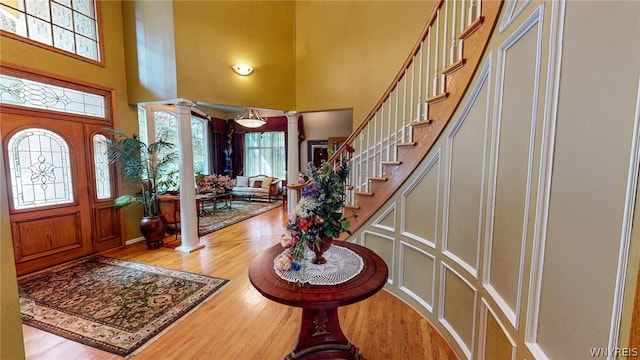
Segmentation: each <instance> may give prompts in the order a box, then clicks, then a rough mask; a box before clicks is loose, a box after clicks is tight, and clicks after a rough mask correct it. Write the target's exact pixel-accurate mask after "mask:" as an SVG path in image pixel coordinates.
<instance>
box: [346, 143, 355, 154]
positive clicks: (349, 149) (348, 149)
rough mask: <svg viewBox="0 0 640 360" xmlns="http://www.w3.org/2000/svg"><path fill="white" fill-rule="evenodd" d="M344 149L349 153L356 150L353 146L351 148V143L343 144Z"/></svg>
mask: <svg viewBox="0 0 640 360" xmlns="http://www.w3.org/2000/svg"><path fill="white" fill-rule="evenodd" d="M344 149H345V150H347V152H348V153H349V154H351V153H353V152H354V151H356V149H354V148H353V147H352V146H351V145H349V144H345V145H344Z"/></svg>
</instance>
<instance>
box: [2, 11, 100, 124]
mask: <svg viewBox="0 0 640 360" xmlns="http://www.w3.org/2000/svg"><path fill="white" fill-rule="evenodd" d="M0 1H5V0H0ZM0 103H2V104H12V105H20V106H26V107H30V108H36V109H45V110H51V111H58V112H63V113H67V114H79V115H86V116H92V117H98V118H105V117H106V108H107V106H106V98H105V97H104V96H102V95H98V94H95V93H89V92H86V91H80V90H75V89H71V88H68V87H62V86H56V85H53V84H47V83H43V82H40V81H35V80H30V79H25V78H19V77H16V76H12V75H9V74H0Z"/></svg>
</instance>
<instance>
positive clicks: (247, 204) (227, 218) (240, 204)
mask: <svg viewBox="0 0 640 360" xmlns="http://www.w3.org/2000/svg"><path fill="white" fill-rule="evenodd" d="M280 206H282V201H281V200H273V201H272V202H267V201H246V200H234V201H232V202H231V206H230V207H220V205H218V207H219V208H218V209H216V210H215V211H213V209H211V207H207V208H205V211H204V214H203V215H202V216H201V217H200V226H199V229H198V233H199V235H206V234H209V233H212V232H214V231H216V230H220V229H222V228H224V227H227V226H229V225H233V224H235V223H238V222H240V221H242V220H246V219H248V218H250V217H253V216H256V215H260V214H262V213H264V212H267V211H269V210H272V209H275V208H277V207H280Z"/></svg>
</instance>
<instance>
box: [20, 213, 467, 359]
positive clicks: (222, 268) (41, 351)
mask: <svg viewBox="0 0 640 360" xmlns="http://www.w3.org/2000/svg"><path fill="white" fill-rule="evenodd" d="M285 222H286V217H285V216H284V211H283V209H282V208H278V209H275V210H272V211H269V212H267V213H264V214H262V215H259V216H256V217H253V218H251V219H249V220H247V221H244V222H241V223H238V224H235V225H232V226H229V227H227V228H224V229H222V230H219V231H217V232H214V233H211V234H209V235H206V236H203V237H202V238H201V240H200V241H201V242H203V243H204V244H205V245H206V246H205V248H204V249H201V250H198V251H196V252H193V253H190V254H184V253H180V252H177V251H175V250H172V249H168V248H161V249H157V250H147V248H146V245H145V244H144V243H137V244H133V245H131V246H129V247H128V248H127V249H118V250H114V251H110V252H106V253H104V255H106V256H111V257H115V258H119V259H126V260H131V261H137V262H143V263H147V264H153V265H158V266H163V267H167V268H173V269H180V270H185V271H190V272H195V273H200V274H206V275H211V276H216V277H220V278H225V279H230V280H231V282H230V283H229V284H228V285H227V286H226V287H225V288H224V289H222V290H221V291H219V292H218V293H217V295H215V296H214V297H213V298H212V299H210V300H209V301H208V302H206V303H204V304H203V305H202V306H200V307H199V308H198V309H197V310H195V311H194V312H193V313H192V314H190V315H188V316H186V317H185V318H183V319H182V321H180V322H178V323H177V324H175V325H174V326H173V327H171V328H170V329H169V330H168V331H166V332H165V333H164V334H163V335H162V336H160V337H159V338H157V339H156V340H155V341H153V342H151V343H149V344H147V346H146V347H144V348H143V349H142V350H141V351H139V352H138V353H136V354H135V355H133V356H132V357H131V358H132V359H153V360H158V359H176V360H177V359H180V360H182V359H220V360H226V359H234V360H240V359H282V358H284V356H285V355H287V354H288V353H289V352H290V351H291V349H292V348H293V345H294V343H295V340H296V338H297V334H298V331H299V322H300V316H301V311H300V309H298V308H292V307H289V306H284V305H281V304H278V303H275V302H273V301H271V300H268V299H266V298H264V297H263V296H262V295H260V294H259V293H258V292H257V291H256V290H255V289H254V288H253V286H252V285H251V283H250V282H249V279H248V276H247V268H248V264H249V262H250V261H251V259H252V258H253V257H254V256H255V255H256V254H258V253H259V252H260V251H262V250H264V249H266V248H268V247H270V246H272V245H273V244H276V243H277V242H279V240H280V234H281V233H282V231H283V229H284V227H285ZM172 239H173V237H168V238H167V240H172ZM339 316H340V323H341V325H342V329H343V331H344V333H345V335H346V336H347V338H348V339H349V340H350V341H351V342H352V343H354V344H355V345H356V346H358V348H359V349H360V351H361V353H362V354H363V355H364V356H365V357H366V358H367V359H369V360H377V359H384V360H389V359H403V360H404V359H434V360H435V359H458V357H457V356H456V355H455V353H454V352H453V350H452V349H451V348H450V346H449V345H448V344H447V343H446V341H445V340H444V339H443V337H442V336H441V335H440V334H439V333H438V331H437V330H436V329H435V328H434V327H433V326H432V325H431V324H430V323H429V322H428V321H427V320H425V319H424V318H423V317H422V316H421V315H419V314H418V313H417V312H416V311H415V310H413V309H412V308H411V307H409V306H408V305H407V304H406V303H404V302H403V301H401V300H399V299H398V298H396V297H395V296H394V295H391V294H390V293H389V292H387V291H386V290H384V289H383V290H382V291H380V292H378V294H376V295H375V296H373V297H371V298H369V299H367V300H365V301H362V302H360V303H358V304H354V305H350V306H346V307H342V308H340V309H339ZM23 331H24V340H25V351H26V354H27V359H29V360H36V359H37V360H41V359H46V360H73V359H78V360H88V359H91V360H93V359H99V360H103V359H104V360H106V359H122V358H121V357H119V356H116V355H113V354H110V353H107V352H104V351H100V350H97V349H94V348H92V347H89V346H85V345H82V344H79V343H76V342H73V341H69V340H66V339H64V338H61V337H58V336H55V335H52V334H49V333H47V332H44V331H40V330H37V329H34V328H32V327H29V326H24V325H23Z"/></svg>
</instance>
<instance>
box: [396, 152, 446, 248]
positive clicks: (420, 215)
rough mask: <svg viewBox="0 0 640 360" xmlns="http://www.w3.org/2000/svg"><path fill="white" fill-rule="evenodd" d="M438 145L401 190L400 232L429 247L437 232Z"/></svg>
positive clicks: (438, 196) (438, 192)
mask: <svg viewBox="0 0 640 360" xmlns="http://www.w3.org/2000/svg"><path fill="white" fill-rule="evenodd" d="M440 152H441V151H440V149H437V150H436V151H435V152H434V155H433V156H432V157H431V159H429V162H428V163H427V166H426V167H425V168H424V169H423V170H422V171H421V172H420V174H418V176H417V177H416V178H415V180H414V181H413V182H412V183H411V184H410V185H409V187H408V188H407V189H406V190H404V191H403V193H402V202H401V208H400V209H401V212H400V232H401V233H402V235H404V236H406V237H408V238H411V239H414V240H416V241H419V242H421V243H423V244H425V245H428V246H430V247H432V248H435V246H436V238H437V235H438V219H439V216H438V213H439V206H440V204H439V202H440V201H439V199H440Z"/></svg>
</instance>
